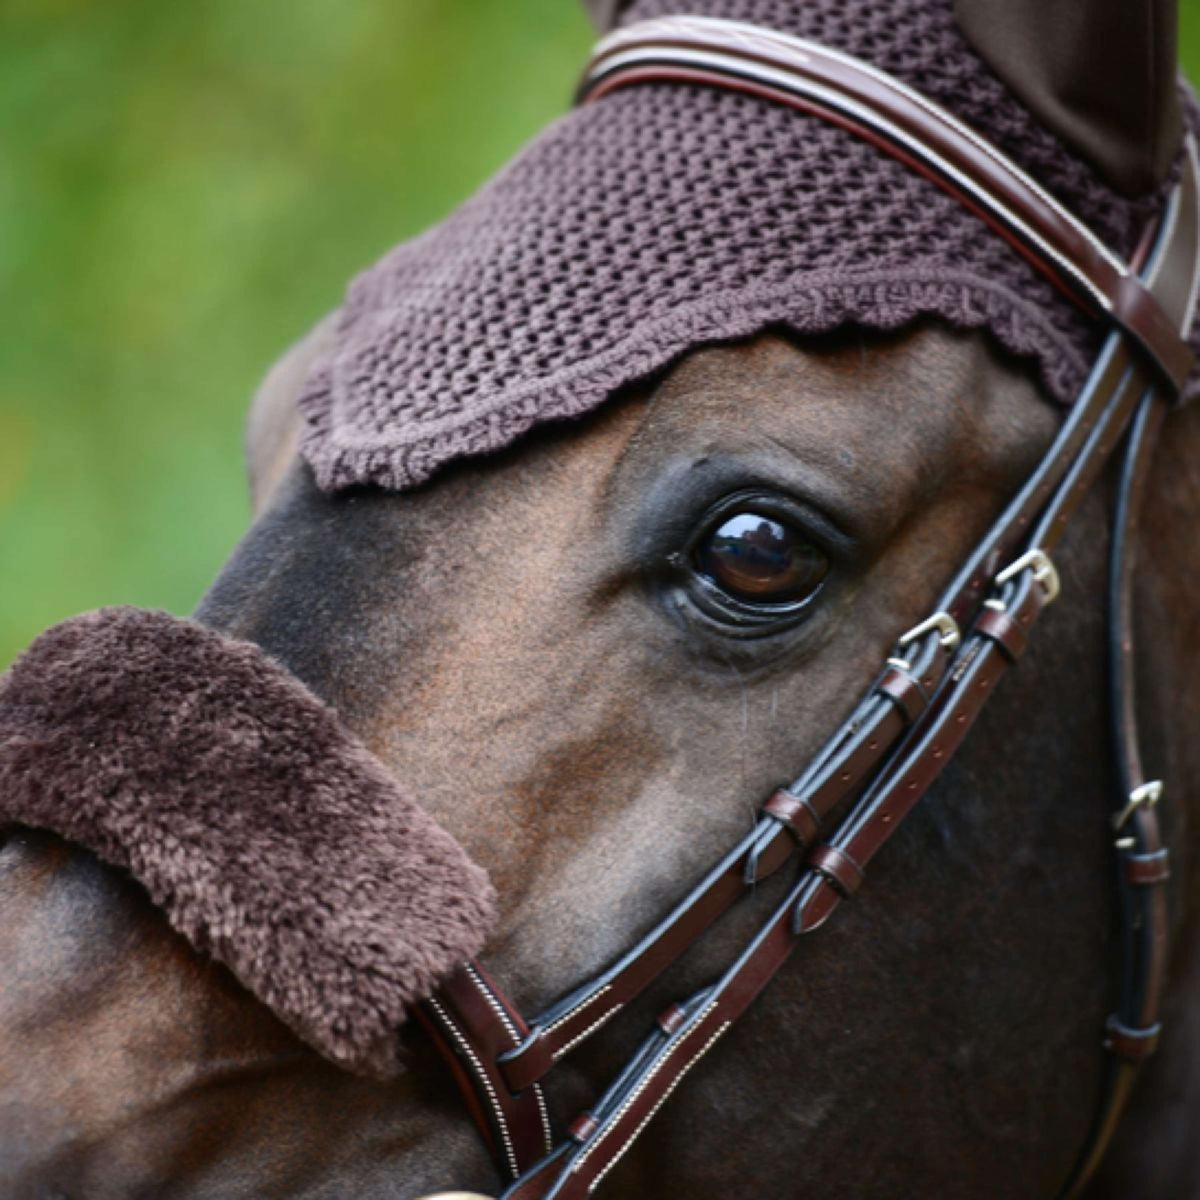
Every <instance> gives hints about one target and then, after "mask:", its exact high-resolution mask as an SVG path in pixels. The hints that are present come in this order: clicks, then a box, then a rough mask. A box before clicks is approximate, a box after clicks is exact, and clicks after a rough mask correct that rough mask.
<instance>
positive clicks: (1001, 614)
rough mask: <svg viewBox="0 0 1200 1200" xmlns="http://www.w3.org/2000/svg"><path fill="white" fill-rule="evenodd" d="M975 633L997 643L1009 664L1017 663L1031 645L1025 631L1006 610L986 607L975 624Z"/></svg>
mask: <svg viewBox="0 0 1200 1200" xmlns="http://www.w3.org/2000/svg"><path fill="white" fill-rule="evenodd" d="M975 632H976V633H978V634H980V635H981V636H983V637H985V638H988V639H989V640H990V641H993V642H995V643H996V645H997V646H999V647H1000V649H1001V650H1002V651H1004V656H1005V657H1006V658H1007V659H1008V661H1009V662H1012V663H1015V662H1016V661H1017V660H1018V659H1019V658H1020V657H1021V655H1022V654H1024V653H1025V647H1026V646H1027V645H1028V644H1029V638H1028V637H1027V636H1026V634H1025V630H1023V629H1022V628H1021V626H1020V625H1019V624H1018V623H1017V622H1016V621H1014V620H1013V619H1012V617H1011V616H1010V615H1009V613H1008V611H1007V610H1006V609H1002V608H995V607H993V606H992V605H990V604H989V605H987V606H985V608H984V610H983V612H981V613H980V614H979V620H978V621H976V622H975Z"/></svg>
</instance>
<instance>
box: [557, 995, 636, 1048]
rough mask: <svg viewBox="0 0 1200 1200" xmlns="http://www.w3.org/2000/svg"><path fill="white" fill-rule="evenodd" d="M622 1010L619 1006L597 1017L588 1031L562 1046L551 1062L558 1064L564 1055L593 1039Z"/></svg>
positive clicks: (585, 1030) (583, 1031)
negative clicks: (602, 1026)
mask: <svg viewBox="0 0 1200 1200" xmlns="http://www.w3.org/2000/svg"><path fill="white" fill-rule="evenodd" d="M621 1008H622V1005H620V1004H618V1005H616V1006H615V1007H613V1008H610V1009H609V1010H608V1012H606V1013H604V1015H603V1016H600V1017H597V1018H596V1020H594V1021H593V1022H592V1023H591V1024H590V1025H589V1026H588V1027H587V1028H586V1029H584V1030H582V1031H581V1032H580V1033H577V1034H576V1035H575V1036H574V1037H573V1038H572V1039H571V1040H570V1041H569V1042H568V1043H567V1044H566V1045H565V1046H560V1047H559V1048H558V1049H557V1050H556V1051H555V1052H554V1054H553V1055H552V1056H551V1060H552V1061H553V1062H558V1060H559V1059H560V1058H562V1057H563V1056H564V1055H566V1054H570V1052H571V1051H572V1050H574V1049H575V1047H576V1046H578V1045H579V1043H580V1042H582V1041H585V1040H586V1039H587V1038H589V1037H591V1036H592V1034H593V1033H595V1032H596V1030H597V1029H599V1028H600V1026H601V1025H605V1024H607V1023H608V1022H609V1021H611V1020H612V1019H613V1017H615V1016H616V1015H617V1013H619V1012H620V1011H621Z"/></svg>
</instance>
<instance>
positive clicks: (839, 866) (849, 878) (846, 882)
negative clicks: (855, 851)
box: [808, 846, 863, 897]
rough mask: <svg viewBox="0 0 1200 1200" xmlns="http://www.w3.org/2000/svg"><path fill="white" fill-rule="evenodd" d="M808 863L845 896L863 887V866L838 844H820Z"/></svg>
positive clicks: (809, 857) (851, 894)
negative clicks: (840, 848) (839, 847)
mask: <svg viewBox="0 0 1200 1200" xmlns="http://www.w3.org/2000/svg"><path fill="white" fill-rule="evenodd" d="M808 865H809V867H810V868H811V869H812V870H814V871H817V872H818V873H820V874H821V875H823V876H824V877H825V878H826V879H827V880H828V881H829V882H830V883H831V884H832V885H833V886H834V887H836V888H837V890H838V891H839V892H841V893H842V895H843V896H847V897H849V896H853V895H854V893H855V892H857V891H858V889H859V888H860V887H862V882H863V869H862V867H860V866H859V865H858V863H856V862H855V861H854V859H852V858H851V857H850V855H849V854H847V853H846V852H845V851H844V850H839V849H838V848H837V846H818V847H817V848H816V849H815V850H814V851H813V852H812V854H810V855H809V856H808Z"/></svg>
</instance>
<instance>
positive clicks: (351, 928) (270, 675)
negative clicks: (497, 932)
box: [0, 608, 494, 1075]
mask: <svg viewBox="0 0 1200 1200" xmlns="http://www.w3.org/2000/svg"><path fill="white" fill-rule="evenodd" d="M0 822H12V823H18V824H24V825H29V826H36V827H39V828H43V829H49V830H51V831H53V832H54V833H56V834H59V835H60V836H62V837H64V838H67V839H68V840H70V841H73V842H76V843H79V844H81V845H83V846H85V847H87V848H89V849H90V850H92V851H94V852H95V853H96V854H98V855H99V856H100V857H101V858H102V859H104V860H105V861H107V862H109V863H112V864H113V865H115V866H117V867H122V868H125V869H127V870H128V871H129V872H130V873H131V874H132V875H133V876H134V877H135V878H136V879H138V880H139V881H140V882H141V883H142V885H143V886H144V887H145V888H146V890H147V892H148V893H149V895H150V898H151V899H152V900H153V901H154V903H155V904H157V905H158V906H159V907H161V908H162V909H163V910H164V911H165V912H166V914H167V916H168V918H169V919H170V921H171V924H172V925H173V926H174V927H175V928H176V929H177V930H179V932H180V933H182V934H183V935H184V936H185V937H186V938H187V939H188V940H189V941H190V942H191V943H192V944H193V945H194V946H196V947H197V948H198V949H199V950H201V951H203V952H205V953H208V954H211V955H213V956H214V957H216V958H217V959H219V960H220V961H221V962H223V963H225V964H226V965H227V966H228V967H229V968H230V970H231V971H232V972H233V973H234V975H236V976H237V978H238V979H239V980H240V981H241V982H242V983H243V984H244V985H245V986H246V987H247V988H248V989H249V990H250V991H251V992H253V993H254V994H255V995H256V996H257V997H258V998H259V999H261V1000H262V1001H263V1002H264V1003H265V1004H267V1005H268V1006H270V1007H271V1008H272V1009H273V1010H274V1011H275V1012H276V1013H277V1014H278V1015H279V1016H280V1017H281V1018H282V1019H283V1020H284V1021H286V1022H287V1023H288V1024H289V1025H290V1026H291V1027H292V1028H293V1029H294V1030H295V1031H296V1032H297V1033H298V1034H299V1035H300V1036H301V1037H303V1038H304V1039H305V1040H306V1041H307V1042H309V1043H310V1044H311V1045H312V1046H314V1047H315V1048H316V1049H317V1050H319V1051H320V1052H321V1053H322V1054H324V1055H325V1056H327V1057H328V1058H330V1059H333V1060H334V1061H336V1062H338V1063H340V1064H342V1065H344V1066H346V1067H348V1068H350V1069H353V1070H359V1071H365V1072H370V1073H375V1074H384V1075H386V1074H390V1073H394V1072H395V1071H396V1070H398V1069H399V1062H398V1045H397V1037H396V1030H397V1027H398V1026H399V1025H400V1023H401V1022H402V1021H403V1018H404V1010H405V1006H406V1005H409V1004H411V1003H412V1002H413V1001H415V1000H417V999H419V998H420V997H422V996H424V995H427V994H428V993H429V992H430V991H431V990H433V988H434V987H435V985H436V984H437V982H438V980H439V979H440V978H441V977H443V976H444V975H446V974H447V973H448V972H450V971H451V970H452V969H453V968H454V967H456V966H457V965H458V964H459V963H461V962H462V961H463V960H465V959H468V958H471V957H473V956H474V955H475V954H476V953H478V951H479V950H480V948H481V946H482V945H483V941H484V938H485V936H486V934H487V932H488V929H489V927H490V926H491V924H492V921H493V919H494V893H493V891H492V887H491V885H490V883H489V881H488V878H487V876H486V874H485V873H484V871H483V870H482V869H481V868H479V867H478V866H476V865H475V864H474V863H473V862H472V861H471V860H470V859H469V858H468V857H467V854H466V853H465V851H464V850H463V849H462V847H461V846H459V844H458V843H457V842H456V841H455V840H454V839H453V838H452V837H451V836H450V835H449V834H448V833H446V832H445V830H443V829H441V828H440V827H439V826H438V825H437V824H436V823H435V822H434V821H433V819H432V818H431V817H430V816H429V815H428V814H427V813H425V812H424V811H423V810H422V809H421V808H420V807H419V806H418V805H417V804H416V803H415V802H414V801H413V800H412V799H411V798H410V797H409V796H407V795H405V794H404V792H403V791H402V790H401V788H400V787H399V786H398V784H397V781H396V780H395V779H394V778H393V777H392V776H391V775H390V774H389V772H388V771H387V769H386V768H385V767H384V766H383V764H382V763H381V762H379V760H378V759H376V758H375V757H374V756H373V755H372V754H371V753H370V752H369V751H368V750H367V749H366V748H365V747H364V746H363V745H362V743H360V742H359V741H358V740H357V739H355V738H354V737H353V736H352V735H351V734H350V733H349V732H348V731H347V730H346V729H345V728H343V726H342V725H341V724H340V723H339V722H338V720H337V717H336V715H335V714H334V712H333V711H332V710H331V709H329V708H327V707H326V706H325V705H324V704H322V703H321V702H320V701H319V700H317V699H316V697H315V696H313V695H312V693H311V692H309V691H308V690H307V689H306V688H305V687H304V686H303V685H302V684H301V683H299V682H298V681H297V680H296V679H295V678H294V677H292V676H291V675H289V674H288V673H287V672H286V671H284V670H283V669H282V668H281V667H280V666H278V665H277V664H276V663H275V662H274V661H272V660H271V659H270V658H268V657H267V656H266V655H265V654H264V653H263V652H262V651H261V650H259V649H258V648H257V647H256V646H253V645H251V644H249V643H246V642H238V641H234V640H232V639H229V638H226V637H223V636H221V635H220V634H217V633H214V632H212V631H210V630H207V629H205V628H203V627H201V626H199V625H197V624H195V623H194V622H191V621H183V620H178V619H176V618H174V617H171V616H168V615H167V614H165V613H156V612H146V611H142V610H139V609H131V608H119V609H107V610H101V611H99V612H95V613H90V614H88V615H86V616H82V617H76V618H75V619H73V620H70V621H67V622H65V623H63V624H61V625H58V626H56V627H55V628H53V629H51V630H49V631H48V632H46V633H44V634H43V635H42V636H41V637H39V638H38V639H37V641H36V642H34V644H33V645H32V647H31V648H30V649H29V650H28V651H27V652H26V653H25V655H24V656H23V657H22V658H20V659H19V660H18V661H17V662H16V663H15V664H14V665H13V667H12V668H11V669H10V670H9V671H8V673H7V674H5V675H4V676H3V677H2V678H0Z"/></svg>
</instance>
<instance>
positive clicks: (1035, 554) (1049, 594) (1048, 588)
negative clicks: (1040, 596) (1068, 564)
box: [996, 546, 1062, 604]
mask: <svg viewBox="0 0 1200 1200" xmlns="http://www.w3.org/2000/svg"><path fill="white" fill-rule="evenodd" d="M1031 569H1032V571H1033V577H1034V579H1036V580H1037V581H1038V583H1040V584H1041V585H1042V590H1043V591H1044V592H1045V602H1046V603H1047V604H1050V603H1052V602H1053V601H1055V600H1057V599H1058V593H1059V592H1060V591H1062V581H1061V580H1060V579H1059V577H1058V568H1057V567H1056V566H1055V565H1054V563H1053V561H1052V560H1051V558H1050V555H1048V554H1047V553H1046V552H1045V550H1042V549H1040V548H1039V547H1037V546H1034V547H1033V548H1032V549H1030V550H1026V551H1025V553H1024V554H1022V555H1021V557H1020V558H1018V559H1016V560H1014V561H1013V562H1011V563H1009V564H1008V566H1007V567H1005V568H1004V570H1003V571H1001V572H1000V573H999V574H998V575H997V576H996V583H997V584H1003V583H1007V582H1008V581H1009V580H1010V579H1015V578H1016V577H1017V576H1018V575H1020V574H1021V572H1022V571H1027V570H1031Z"/></svg>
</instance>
